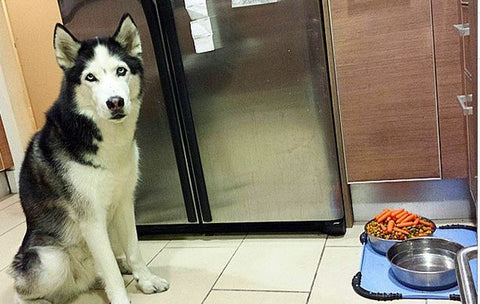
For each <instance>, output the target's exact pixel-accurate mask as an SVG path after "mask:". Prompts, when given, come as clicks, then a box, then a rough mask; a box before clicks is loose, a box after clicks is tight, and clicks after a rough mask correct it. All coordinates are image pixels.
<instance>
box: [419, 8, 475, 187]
mask: <svg viewBox="0 0 480 304" xmlns="http://www.w3.org/2000/svg"><path fill="white" fill-rule="evenodd" d="M427 2H428V1H427ZM458 3H459V0H442V1H438V0H434V1H432V15H433V32H434V41H435V66H436V72H437V74H436V75H437V100H438V115H439V116H438V118H439V120H438V121H439V127H440V151H441V159H442V178H445V179H448V178H465V177H467V176H468V173H467V135H466V125H465V118H464V116H463V114H462V111H461V110H460V108H459V106H458V102H457V99H456V96H457V95H459V94H460V93H459V92H462V83H463V82H462V75H463V69H462V65H463V63H462V52H461V49H460V48H459V47H458V45H459V42H460V41H461V39H462V37H460V36H459V35H458V33H457V31H456V30H455V28H454V26H453V25H454V24H458V23H459V20H460V19H461V9H458V6H457V4H458Z"/></svg>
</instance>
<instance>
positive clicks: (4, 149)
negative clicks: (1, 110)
mask: <svg viewBox="0 0 480 304" xmlns="http://www.w3.org/2000/svg"><path fill="white" fill-rule="evenodd" d="M12 168H13V159H12V155H11V153H10V148H9V147H8V142H7V136H6V134H5V130H4V128H3V123H2V119H1V117H0V171H3V170H6V169H12Z"/></svg>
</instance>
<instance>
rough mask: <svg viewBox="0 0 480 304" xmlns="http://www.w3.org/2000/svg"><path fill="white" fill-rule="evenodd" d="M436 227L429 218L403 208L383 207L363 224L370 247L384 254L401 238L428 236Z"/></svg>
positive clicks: (401, 239)
mask: <svg viewBox="0 0 480 304" xmlns="http://www.w3.org/2000/svg"><path fill="white" fill-rule="evenodd" d="M436 229H437V227H436V226H435V223H434V222H432V221H431V220H429V219H427V218H425V217H422V216H419V215H417V214H414V213H412V212H409V211H407V210H405V209H384V210H383V211H382V212H381V213H379V214H377V215H375V217H374V218H373V219H372V220H371V221H369V222H368V223H366V224H365V233H366V234H367V237H368V242H370V245H371V246H372V248H373V249H374V250H375V251H377V252H379V253H381V254H386V252H387V251H388V249H389V248H390V247H392V246H393V245H395V244H396V243H399V242H401V241H403V240H407V239H412V238H417V237H425V236H429V235H431V234H432V233H434V232H435V230H436Z"/></svg>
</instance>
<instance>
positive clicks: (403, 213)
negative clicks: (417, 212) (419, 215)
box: [397, 210, 408, 218]
mask: <svg viewBox="0 0 480 304" xmlns="http://www.w3.org/2000/svg"><path fill="white" fill-rule="evenodd" d="M405 214H408V211H407V210H403V211H402V212H400V213H399V214H397V218H402V216H404V215H405Z"/></svg>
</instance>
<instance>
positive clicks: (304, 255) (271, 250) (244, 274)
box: [215, 235, 325, 292]
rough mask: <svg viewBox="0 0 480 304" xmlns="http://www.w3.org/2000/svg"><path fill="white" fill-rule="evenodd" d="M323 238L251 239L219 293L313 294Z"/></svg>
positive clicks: (223, 279)
mask: <svg viewBox="0 0 480 304" xmlns="http://www.w3.org/2000/svg"><path fill="white" fill-rule="evenodd" d="M324 244H325V236H323V235H279V236H250V235H249V236H248V237H247V238H246V239H245V241H244V242H243V243H242V245H241V246H240V248H239V249H238V251H237V253H236V254H235V256H234V258H233V259H232V261H231V262H230V263H229V265H228V267H227V268H226V269H225V272H224V273H223V274H222V276H221V277H220V279H219V280H218V282H217V284H216V285H215V289H245V290H276V291H307V292H308V291H310V287H311V285H312V280H313V277H314V274H315V269H316V267H317V265H318V262H319V259H320V254H321V252H322V249H323V246H324Z"/></svg>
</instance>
